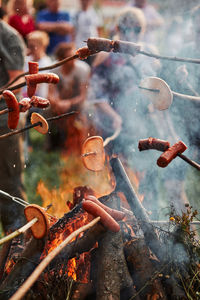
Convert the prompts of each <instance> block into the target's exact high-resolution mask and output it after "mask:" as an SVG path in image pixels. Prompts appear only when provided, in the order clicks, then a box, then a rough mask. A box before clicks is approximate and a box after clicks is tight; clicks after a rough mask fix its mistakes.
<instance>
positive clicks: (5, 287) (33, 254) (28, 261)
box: [0, 238, 45, 300]
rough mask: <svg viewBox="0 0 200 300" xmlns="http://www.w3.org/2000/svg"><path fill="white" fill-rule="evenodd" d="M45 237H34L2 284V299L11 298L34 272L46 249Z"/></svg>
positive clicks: (0, 288)
mask: <svg viewBox="0 0 200 300" xmlns="http://www.w3.org/2000/svg"><path fill="white" fill-rule="evenodd" d="M44 245H45V239H44V238H43V239H41V240H36V239H34V238H32V239H31V240H30V242H29V243H28V244H27V245H26V248H25V249H24V251H23V252H22V254H21V256H20V257H19V259H18V261H17V263H16V264H15V265H14V267H13V268H12V270H11V271H10V273H9V274H8V276H7V277H6V278H5V280H4V281H3V283H2V284H1V286H0V291H1V293H0V300H6V299H9V298H10V297H11V296H12V295H13V294H14V293H15V292H16V290H17V289H18V288H19V286H20V285H21V284H22V282H24V281H25V279H26V278H27V277H28V276H29V275H30V274H31V273H32V272H33V270H34V269H35V267H36V266H37V264H38V263H39V259H40V256H41V254H42V252H43V250H44Z"/></svg>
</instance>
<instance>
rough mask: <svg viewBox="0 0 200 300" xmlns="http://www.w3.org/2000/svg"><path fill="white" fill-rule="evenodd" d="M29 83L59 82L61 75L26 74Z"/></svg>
mask: <svg viewBox="0 0 200 300" xmlns="http://www.w3.org/2000/svg"><path fill="white" fill-rule="evenodd" d="M25 79H26V82H27V85H35V84H38V83H54V84H56V83H58V81H59V77H58V75H56V74H54V73H40V74H30V75H26V76H25Z"/></svg>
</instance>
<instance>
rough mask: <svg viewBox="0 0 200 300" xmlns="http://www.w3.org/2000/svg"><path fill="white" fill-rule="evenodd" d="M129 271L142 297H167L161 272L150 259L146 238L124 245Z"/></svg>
mask: <svg viewBox="0 0 200 300" xmlns="http://www.w3.org/2000/svg"><path fill="white" fill-rule="evenodd" d="M124 252H125V256H126V260H127V263H128V267H129V271H130V273H131V276H132V278H133V282H134V284H135V286H136V290H137V292H138V293H139V295H140V297H141V299H145V297H147V295H148V297H149V299H167V298H166V295H165V291H164V289H163V287H162V284H161V282H160V279H159V272H158V271H156V269H155V268H154V267H153V265H152V263H151V261H150V251H149V248H148V247H147V246H146V244H145V241H144V239H142V238H140V239H134V240H132V241H130V242H128V243H126V245H125V247H124Z"/></svg>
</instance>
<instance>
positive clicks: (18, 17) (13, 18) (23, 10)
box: [7, 0, 35, 41]
mask: <svg viewBox="0 0 200 300" xmlns="http://www.w3.org/2000/svg"><path fill="white" fill-rule="evenodd" d="M32 4H33V3H32V1H30V0H10V1H9V3H8V8H7V10H8V12H9V14H10V15H9V19H8V23H9V24H10V25H11V26H12V27H14V28H15V29H16V30H17V31H18V32H19V33H20V34H21V35H22V36H23V38H24V40H25V41H26V36H27V34H29V33H30V32H32V31H33V30H35V22H34V18H33V16H32V15H31V12H32V11H33V6H32Z"/></svg>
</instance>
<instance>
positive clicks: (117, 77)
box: [86, 7, 160, 204]
mask: <svg viewBox="0 0 200 300" xmlns="http://www.w3.org/2000/svg"><path fill="white" fill-rule="evenodd" d="M116 19H117V20H116V36H115V38H116V39H119V40H123V41H129V42H130V41H131V42H135V43H140V44H141V46H142V49H144V50H146V51H151V52H156V49H155V48H153V47H152V46H149V45H147V44H145V43H141V40H142V37H143V34H144V33H145V26H146V22H145V17H144V14H143V12H142V10H141V9H139V8H136V7H126V8H125V9H123V10H122V11H121V13H120V14H119V15H118V16H117V18H116ZM159 68H160V64H159V62H158V61H156V60H155V59H152V58H148V57H145V56H142V55H136V56H135V57H133V56H131V55H127V54H123V53H113V52H110V53H108V52H101V53H99V54H97V55H96V59H95V60H94V63H93V65H92V77H91V80H90V85H89V92H88V101H87V102H86V105H87V106H86V109H87V110H88V114H89V119H91V120H92V121H93V122H94V124H95V126H96V132H97V133H96V134H100V135H102V137H103V138H104V139H105V138H106V137H108V136H110V135H112V134H113V132H115V131H119V130H120V129H121V133H120V135H119V136H118V138H117V139H115V140H114V141H113V142H112V148H113V152H114V153H118V154H120V156H121V157H122V158H123V159H124V161H125V162H126V164H127V165H128V166H129V167H131V169H132V170H133V171H134V173H135V174H136V177H137V178H138V180H140V184H142V185H143V190H142V191H141V192H144V190H145V192H147V190H148V188H149V186H148V184H149V182H148V180H149V181H150V180H152V178H151V175H152V174H153V173H154V172H155V173H156V166H155V167H154V166H153V164H152V161H151V157H149V155H150V153H148V155H147V153H146V155H147V156H148V157H147V156H146V157H144V155H141V153H139V151H138V141H139V139H142V138H147V137H149V136H156V133H157V131H156V129H155V128H154V124H153V123H152V120H151V112H150V110H149V100H147V99H146V98H144V97H142V95H141V92H140V90H139V88H138V86H139V83H140V81H141V79H142V78H145V77H146V76H155V75H156V73H157V71H158V69H159ZM146 174H148V177H147V176H146ZM155 181H156V180H155ZM135 184H136V183H135ZM154 189H156V187H155V184H154V183H151V189H149V192H148V195H147V198H148V199H149V201H150V198H151V194H152V198H153V196H155V190H154ZM153 199H154V200H153V201H154V204H155V201H156V199H155V197H154V198H153Z"/></svg>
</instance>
